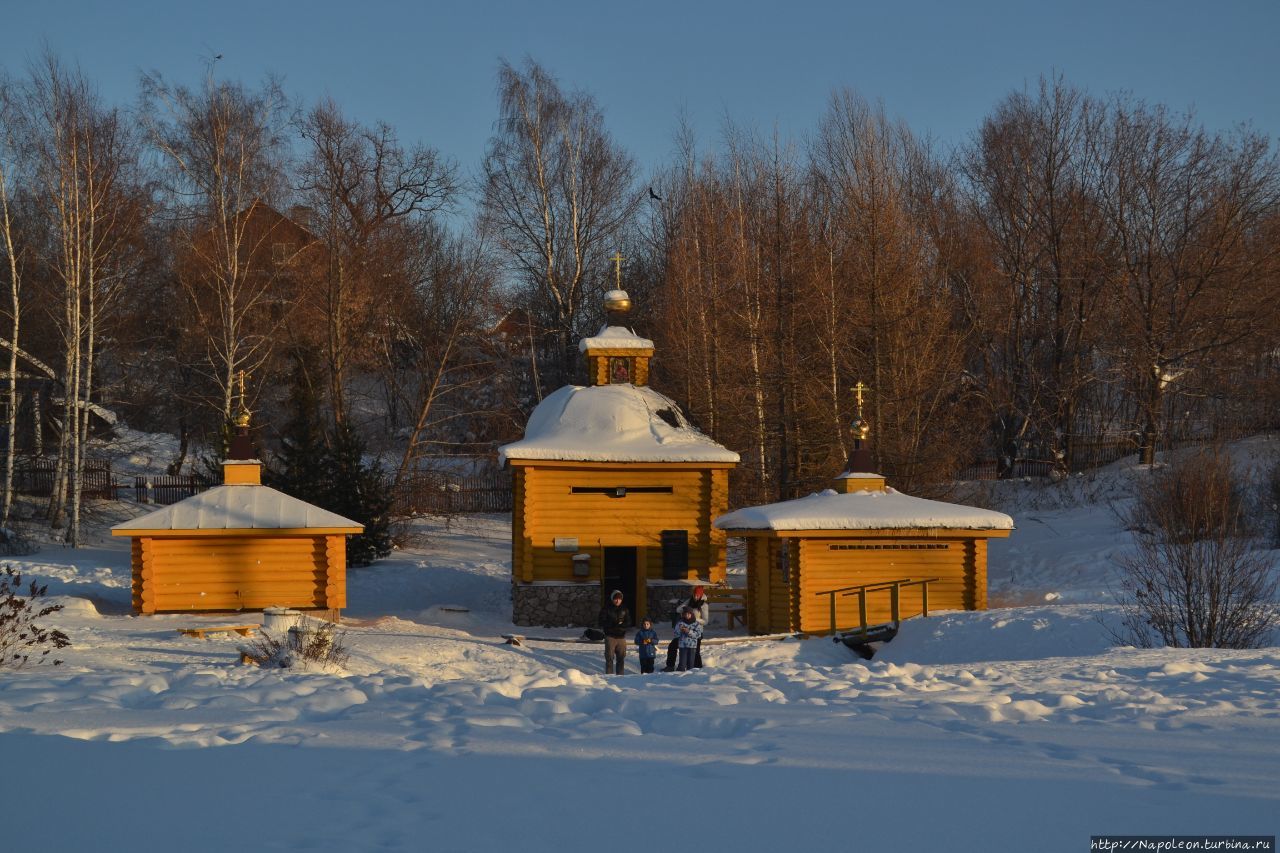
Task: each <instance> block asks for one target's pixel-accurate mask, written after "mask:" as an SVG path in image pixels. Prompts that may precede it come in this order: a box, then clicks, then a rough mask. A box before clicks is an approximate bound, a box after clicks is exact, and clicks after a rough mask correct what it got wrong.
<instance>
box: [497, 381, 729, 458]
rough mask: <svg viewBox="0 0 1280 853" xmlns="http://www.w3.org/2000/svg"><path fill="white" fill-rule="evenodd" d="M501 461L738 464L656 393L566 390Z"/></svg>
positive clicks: (622, 388) (548, 402) (537, 413)
mask: <svg viewBox="0 0 1280 853" xmlns="http://www.w3.org/2000/svg"><path fill="white" fill-rule="evenodd" d="M498 458H499V459H501V460H502V461H503V462H506V461H507V460H508V459H545V460H564V461H573V462H737V461H738V454H736V453H734V452H733V451H732V450H729V449H727V448H725V447H722V446H720V445H719V444H716V443H715V442H714V441H712V440H711V439H710V438H708V437H707V436H705V435H703V434H702V433H701V432H699V431H698V430H697V429H695V428H694V427H693V426H692V425H691V424H690V423H689V422H688V421H687V420H686V419H685V417H684V414H683V413H681V411H680V407H679V406H677V405H676V404H675V403H674V402H672V401H671V400H670V399H669V398H667V397H664V396H663V395H662V394H659V393H658V392H657V391H654V390H653V389H652V388H648V387H645V386H636V385H595V386H591V387H589V388H583V387H581V386H578V385H566V386H564V387H563V388H560V389H559V390H557V391H556V392H555V393H554V394H551V395H550V396H548V397H547V398H546V399H544V400H543V401H542V402H541V403H539V404H538V406H537V408H535V409H534V410H533V414H531V415H530V416H529V424H528V426H527V427H525V431H524V438H523V439H521V440H520V441H516V442H513V443H511V444H508V445H506V446H504V447H502V448H500V449H499V450H498Z"/></svg>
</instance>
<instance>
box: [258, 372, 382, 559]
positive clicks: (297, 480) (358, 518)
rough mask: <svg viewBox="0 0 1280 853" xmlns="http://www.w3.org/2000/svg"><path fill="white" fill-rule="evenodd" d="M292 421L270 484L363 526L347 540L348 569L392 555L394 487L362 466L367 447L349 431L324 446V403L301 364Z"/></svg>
mask: <svg viewBox="0 0 1280 853" xmlns="http://www.w3.org/2000/svg"><path fill="white" fill-rule="evenodd" d="M288 406H289V420H288V421H287V422H286V423H285V425H284V430H283V431H282V433H281V439H280V452H279V453H278V454H276V456H275V459H274V464H273V466H272V467H271V468H270V469H269V470H268V471H267V474H266V484H267V485H269V486H272V487H274V488H277V489H279V490H280V491H282V492H284V493H285V494H287V495H292V496H293V497H295V498H298V499H299V500H304V501H306V502H307V503H311V504H315V505H316V506H318V507H321V508H322V509H327V510H329V511H330V512H336V513H337V514H338V515H341V516H343V517H345V518H349V519H351V520H352V521H355V522H359V523H360V524H363V525H364V533H362V534H360V535H359V536H349V537H347V565H349V566H367V565H369V564H370V563H372V562H373V561H374V560H377V559H378V558H380V557H385V556H387V555H388V554H390V553H391V490H390V483H389V482H388V480H387V477H386V476H385V474H384V473H383V471H382V468H381V467H380V466H378V465H369V464H366V463H365V461H364V449H365V448H364V442H363V441H361V440H360V436H359V435H358V434H357V433H356V432H355V431H354V430H352V429H351V428H349V427H338V428H337V429H335V431H334V433H333V434H332V436H331V437H330V438H329V440H327V441H326V436H325V430H324V426H323V424H322V422H321V415H320V399H319V396H318V395H317V394H316V392H315V387H314V386H313V385H312V383H311V382H309V381H308V377H307V370H306V364H305V362H304V360H303V358H301V357H300V358H299V359H298V362H297V366H296V367H295V368H294V371H293V374H292V376H291V378H290V388H289V404H288Z"/></svg>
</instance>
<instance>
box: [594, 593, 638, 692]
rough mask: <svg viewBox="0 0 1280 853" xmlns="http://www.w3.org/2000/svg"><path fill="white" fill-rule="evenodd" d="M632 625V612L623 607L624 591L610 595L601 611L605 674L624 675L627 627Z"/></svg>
mask: <svg viewBox="0 0 1280 853" xmlns="http://www.w3.org/2000/svg"><path fill="white" fill-rule="evenodd" d="M630 624H631V612H630V611H628V610H627V608H625V607H623V606H622V590H619V589H615V590H614V591H613V592H611V593H609V604H607V605H605V607H604V609H603V610H601V611H600V630H601V631H604V674H605V675H613V674H614V668H615V665H616V668H617V674H618V675H622V663H623V661H624V660H625V659H626V657H627V626H629V625H630Z"/></svg>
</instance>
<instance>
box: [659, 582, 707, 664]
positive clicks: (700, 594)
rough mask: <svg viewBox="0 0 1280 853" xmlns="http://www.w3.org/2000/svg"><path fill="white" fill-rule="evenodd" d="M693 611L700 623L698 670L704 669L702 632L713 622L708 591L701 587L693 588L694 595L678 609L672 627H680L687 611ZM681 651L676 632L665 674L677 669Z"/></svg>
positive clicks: (696, 656) (696, 658) (695, 660)
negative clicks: (677, 657) (677, 659)
mask: <svg viewBox="0 0 1280 853" xmlns="http://www.w3.org/2000/svg"><path fill="white" fill-rule="evenodd" d="M686 608H688V609H690V610H692V611H693V614H694V618H695V619H696V620H697V622H698V627H699V629H700V630H699V631H698V647H697V649H695V650H694V655H693V665H694V666H695V667H697V668H698V669H702V632H703V631H705V630H706V629H707V623H708V622H710V621H711V607H710V605H708V604H707V595H706V591H705V590H704V589H703V588H702V587H700V586H695V587H694V588H693V595H691V596H689V599H688V600H687V601H685V602H684V603H683V604H681V605H679V606H678V607H677V608H676V618H675V621H674V622H672V623H671V627H672V628H675V627H677V626H678V625H679V622H680V620H681V619H682V618H683V615H684V611H685V609H686ZM679 651H680V632H679V631H677V632H676V636H674V637H672V638H671V644H670V645H669V646H667V665H666V668H665V669H663V670H662V671H663V672H673V671H675V668H676V655H677V654H679Z"/></svg>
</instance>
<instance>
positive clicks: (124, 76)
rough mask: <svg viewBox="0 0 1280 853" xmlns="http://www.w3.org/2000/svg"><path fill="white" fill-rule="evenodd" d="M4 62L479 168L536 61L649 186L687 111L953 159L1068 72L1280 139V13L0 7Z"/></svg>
mask: <svg viewBox="0 0 1280 853" xmlns="http://www.w3.org/2000/svg"><path fill="white" fill-rule="evenodd" d="M0 7H4V8H3V10H2V11H0V22H3V31H2V32H0V65H3V66H4V67H5V68H6V69H7V70H8V71H9V72H10V73H15V72H21V71H22V70H23V69H24V67H25V64H26V62H27V60H28V59H29V58H31V57H34V56H35V55H36V54H38V52H39V50H40V48H41V45H42V43H43V42H45V41H47V42H48V43H49V45H50V46H51V47H52V48H53V50H54V51H55V52H56V53H57V54H59V55H60V56H62V57H63V58H65V59H68V60H75V61H78V62H79V63H80V65H81V67H82V68H83V69H84V70H85V71H86V72H87V74H88V75H89V76H90V77H91V78H93V79H94V80H96V81H97V82H98V84H99V87H100V89H101V91H102V92H103V94H104V95H106V96H107V97H108V98H110V99H113V100H118V101H131V100H132V99H133V97H134V94H135V92H136V81H137V78H138V75H139V72H140V71H142V70H144V69H147V70H150V69H155V70H158V71H160V72H161V73H162V74H163V75H164V76H165V77H166V78H169V79H171V80H179V81H193V80H197V79H198V78H199V76H200V75H201V73H202V68H203V65H202V58H203V57H208V56H211V55H212V54H214V53H222V54H223V55H224V57H225V58H224V59H223V60H222V61H221V62H219V63H218V66H217V69H218V70H217V73H218V74H219V75H220V76H225V77H232V78H240V79H243V80H246V81H256V80H259V79H261V77H262V76H263V75H264V74H266V73H267V72H275V73H277V74H279V75H281V76H283V77H284V79H285V85H286V87H287V89H288V90H289V91H290V93H291V94H292V95H294V96H295V97H298V98H300V99H302V100H303V101H304V102H306V101H310V100H313V99H315V98H316V97H318V96H321V95H325V94H328V95H331V96H332V97H334V98H335V99H336V100H337V101H338V102H339V103H340V104H342V105H343V106H344V108H345V109H346V110H347V111H348V113H349V114H351V115H353V116H355V117H356V118H359V119H361V120H363V121H371V120H375V119H382V120H385V121H387V122H389V123H391V124H392V125H394V126H395V127H396V128H397V129H398V131H399V133H400V136H401V139H402V140H404V141H423V142H426V143H427V144H429V145H432V146H435V147H436V148H439V149H440V150H441V151H443V152H444V153H445V154H446V155H448V156H450V157H452V158H453V159H455V160H456V161H457V162H458V163H459V164H460V165H461V166H462V168H463V169H464V171H465V172H466V173H474V171H475V170H476V167H477V165H478V163H479V162H480V158H481V156H482V154H483V150H484V145H485V141H486V139H487V138H488V136H489V135H490V133H491V131H492V126H493V119H494V116H495V112H496V107H495V93H494V80H495V70H496V68H497V64H498V60H499V57H506V58H508V59H510V60H512V61H513V62H518V61H519V60H520V59H521V58H522V57H524V56H525V55H529V56H532V57H534V58H536V59H537V60H539V61H540V62H542V63H543V64H544V65H545V66H547V67H548V68H549V69H551V70H552V71H553V72H554V73H555V74H556V75H557V76H558V77H559V78H560V80H561V82H562V84H564V85H565V86H566V87H567V88H585V89H587V90H588V91H590V92H592V93H593V94H594V95H595V97H596V98H597V100H598V101H599V103H600V104H601V105H602V106H603V108H604V110H605V115H606V121H607V122H608V125H609V128H610V130H611V132H612V133H613V134H614V136H615V137H616V138H617V140H618V141H620V142H621V143H622V144H623V145H624V146H625V147H626V148H628V149H629V150H630V151H631V152H632V153H633V154H634V155H636V157H637V158H638V159H639V161H640V163H641V165H642V168H643V169H644V170H646V171H647V170H649V169H651V168H653V167H655V166H656V165H657V164H659V163H661V162H662V161H663V160H664V159H665V158H666V157H667V156H668V155H669V154H670V153H671V151H672V147H673V146H672V142H671V140H672V131H673V129H674V127H675V125H676V119H677V115H678V114H679V112H680V110H682V109H683V110H685V111H686V112H687V114H688V115H689V117H690V118H691V119H692V120H693V122H694V125H695V127H696V128H697V130H698V131H699V134H700V135H701V136H702V137H703V138H704V139H708V138H714V136H715V134H716V133H717V131H718V129H719V127H720V124H721V118H722V117H723V116H724V115H726V114H728V115H730V116H732V117H733V118H734V119H735V120H736V121H738V122H740V123H746V124H749V125H754V126H756V127H758V128H760V129H761V130H763V131H765V132H770V131H771V130H772V128H773V127H774V126H775V125H776V126H777V127H778V128H779V129H780V130H781V131H782V132H783V133H784V135H788V134H789V135H792V136H795V137H800V136H802V135H803V134H805V133H806V132H808V131H809V130H810V129H811V128H812V127H813V126H814V125H815V124H816V122H817V120H818V118H819V116H820V115H821V113H822V111H823V108H824V106H825V103H826V99H827V97H828V96H829V94H830V92H831V91H832V90H833V89H834V88H837V87H841V86H850V87H853V88H855V89H857V90H859V91H861V92H862V93H863V94H864V95H866V96H867V97H869V98H872V99H879V100H882V101H883V102H884V104H885V106H886V107H887V109H888V111H889V113H890V114H891V115H894V116H899V117H902V118H904V119H906V121H907V122H908V123H909V124H910V125H911V126H912V127H913V128H914V129H915V130H916V131H917V132H920V133H928V134H930V135H932V136H933V137H935V138H936V139H937V140H938V141H939V142H940V143H942V144H943V145H944V146H950V145H952V144H955V143H959V142H963V141H964V140H966V139H967V138H968V137H969V135H970V134H971V133H972V132H973V131H974V129H975V128H976V127H977V126H978V124H979V122H980V121H981V119H982V118H983V116H984V115H986V114H987V113H988V111H989V110H990V109H991V107H992V106H993V105H994V104H995V103H996V102H998V101H999V100H1000V99H1001V98H1002V97H1003V96H1004V95H1005V94H1006V93H1008V92H1009V91H1010V90H1012V89H1016V88H1021V87H1023V86H1024V85H1027V84H1031V85H1034V82H1035V80H1036V78H1037V77H1038V76H1039V75H1041V74H1048V73H1052V72H1053V71H1055V70H1056V71H1059V72H1061V73H1063V74H1064V75H1065V76H1066V77H1067V79H1068V80H1070V81H1071V82H1073V83H1075V84H1077V85H1080V86H1083V87H1084V88H1087V89H1088V90H1089V91H1091V92H1093V93H1095V94H1107V93H1110V92H1114V91H1116V90H1121V89H1124V90H1129V91H1131V92H1133V93H1134V94H1135V95H1138V96H1140V97H1142V98H1144V99H1146V100H1148V101H1158V102H1163V103H1167V104H1169V105H1170V106H1172V107H1175V108H1179V109H1184V108H1187V107H1194V108H1195V109H1196V110H1197V112H1198V113H1199V115H1200V117H1201V120H1202V121H1203V122H1204V123H1205V124H1206V125H1208V126H1209V127H1211V128H1217V129H1225V128H1228V127H1230V126H1232V125H1234V124H1236V123H1237V122H1242V121H1250V122H1252V123H1253V124H1254V126H1255V127H1256V128H1257V129H1258V130H1260V131H1262V132H1265V133H1267V134H1268V135H1269V136H1271V137H1272V139H1273V140H1275V138H1276V135H1277V134H1278V133H1280V59H1278V58H1277V57H1278V56H1280V2H1275V0H1257V1H1256V2H1230V0H1224V2H1210V0H1196V2H1179V0H1165V2H1136V0H1135V1H1133V2H1126V1H1125V0H1111V2H1092V0H1089V2H1077V0H1071V2H1056V3H1034V4H1033V3H1031V2H1011V0H1010V1H1009V2H995V0H990V1H988V0H946V1H945V2H915V3H906V2H891V0H881V2H875V3H871V2H863V0H848V1H847V2H835V0H829V2H821V3H819V2H803V0H774V2H755V0H738V2H719V1H718V0H717V2H710V0H707V1H706V2H698V0H683V2H669V0H650V2H629V3H609V2H602V1H601V0H597V1H596V2H576V0H575V2H561V1H560V0H527V2H462V0H458V2H452V3H447V4H446V3H433V2H426V1H425V0H423V2H400V3H390V2H375V0H363V2H351V0H347V2H335V0H313V2H307V3H302V2H280V0H257V2H241V0H230V1H229V2H218V3H189V2H179V0H165V2H160V0H132V1H131V0H115V2H99V3H89V2H61V1H60V0H0Z"/></svg>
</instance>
